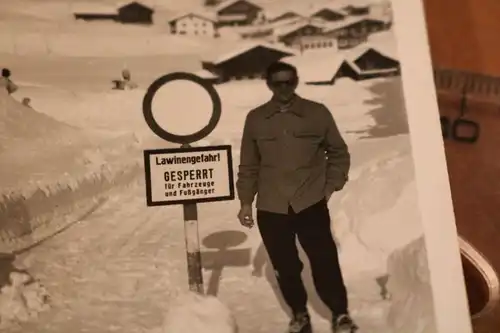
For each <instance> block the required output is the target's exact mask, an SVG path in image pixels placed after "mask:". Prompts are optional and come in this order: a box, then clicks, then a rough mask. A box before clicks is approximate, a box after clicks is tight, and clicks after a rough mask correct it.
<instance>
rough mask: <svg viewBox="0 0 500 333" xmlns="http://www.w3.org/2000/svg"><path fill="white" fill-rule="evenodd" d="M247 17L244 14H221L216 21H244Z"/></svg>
mask: <svg viewBox="0 0 500 333" xmlns="http://www.w3.org/2000/svg"><path fill="white" fill-rule="evenodd" d="M246 19H247V16H246V15H245V14H231V15H221V16H219V17H218V18H217V20H218V21H220V22H224V21H244V20H246Z"/></svg>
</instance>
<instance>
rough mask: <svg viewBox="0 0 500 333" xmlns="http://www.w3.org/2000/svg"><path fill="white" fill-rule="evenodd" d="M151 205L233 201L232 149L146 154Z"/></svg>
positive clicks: (150, 152)
mask: <svg viewBox="0 0 500 333" xmlns="http://www.w3.org/2000/svg"><path fill="white" fill-rule="evenodd" d="M144 165H145V169H146V170H145V171H146V197H147V205H148V206H162V205H174V204H184V203H197V202H211V201H223V200H233V199H234V183H233V167H232V157H231V146H211V147H193V148H176V149H157V150H146V151H144Z"/></svg>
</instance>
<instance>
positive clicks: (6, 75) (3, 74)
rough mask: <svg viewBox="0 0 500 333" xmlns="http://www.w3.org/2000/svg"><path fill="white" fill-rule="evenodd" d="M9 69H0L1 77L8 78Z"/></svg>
mask: <svg viewBox="0 0 500 333" xmlns="http://www.w3.org/2000/svg"><path fill="white" fill-rule="evenodd" d="M10 74H11V73H10V69H8V68H2V77H6V78H8V77H9V76H10Z"/></svg>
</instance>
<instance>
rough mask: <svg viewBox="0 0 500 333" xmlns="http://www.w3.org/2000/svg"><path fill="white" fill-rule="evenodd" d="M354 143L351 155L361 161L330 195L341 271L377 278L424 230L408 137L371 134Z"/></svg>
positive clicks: (347, 273) (384, 272)
mask: <svg viewBox="0 0 500 333" xmlns="http://www.w3.org/2000/svg"><path fill="white" fill-rule="evenodd" d="M358 147H359V148H358V149H355V150H354V152H355V153H353V159H365V161H362V162H361V163H354V164H356V165H360V167H358V168H354V169H353V170H352V172H351V174H350V181H349V183H348V184H347V185H346V187H345V189H344V190H343V191H341V192H339V193H336V194H334V196H333V197H332V200H331V203H330V205H331V212H332V214H333V217H332V219H333V221H334V223H333V226H332V228H333V233H334V235H335V237H336V239H337V241H338V243H339V246H340V259H341V263H342V267H344V271H345V274H346V275H348V276H353V275H357V274H360V273H367V274H373V276H374V277H375V276H380V275H384V274H386V267H387V259H388V256H389V255H390V254H391V253H392V252H393V251H394V250H396V249H398V248H400V247H401V246H405V245H406V244H408V243H410V242H411V241H413V240H414V239H416V238H418V237H420V236H421V235H422V225H421V221H420V218H419V217H420V213H419V210H418V205H417V200H418V198H417V190H416V187H415V181H414V172H413V160H412V156H411V148H410V142H409V140H408V137H407V136H399V137H393V138H391V139H383V140H375V139H374V140H373V141H366V143H359V144H358ZM375 149H376V152H377V153H374V152H373V150H375ZM370 151H371V152H370ZM356 153H357V154H359V155H356ZM356 162H357V161H356ZM395 235H397V236H395Z"/></svg>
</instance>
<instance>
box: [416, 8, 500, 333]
mask: <svg viewBox="0 0 500 333" xmlns="http://www.w3.org/2000/svg"><path fill="white" fill-rule="evenodd" d="M424 6H425V10H426V15H427V25H428V33H429V40H430V44H431V45H430V47H431V55H432V59H433V63H434V66H435V67H441V68H452V69H461V70H467V71H473V72H478V73H482V74H489V75H494V76H500V0H424ZM456 97H457V98H454V99H453V98H452V99H450V98H449V96H448V97H446V98H444V97H443V96H440V98H439V106H440V113H441V114H442V115H447V116H449V117H450V118H451V119H452V120H453V119H455V118H456V117H457V116H458V108H459V102H458V96H456ZM499 101H500V99H499ZM466 116H467V118H468V119H471V120H474V121H476V122H478V123H479V124H480V126H481V130H482V135H481V137H480V139H479V141H478V142H477V143H475V144H466V143H458V142H453V141H450V140H447V141H446V142H445V150H446V158H447V164H448V172H449V176H450V185H451V190H452V197H453V204H454V209H455V215H456V221H457V228H458V232H459V234H460V235H461V236H462V237H463V238H465V239H466V240H467V241H469V242H470V243H471V244H472V245H473V246H475V247H476V248H477V249H478V250H479V251H480V252H482V253H483V254H484V255H485V256H486V257H487V258H488V260H489V261H490V263H491V264H492V265H493V266H494V268H495V269H496V270H497V272H499V271H500V156H498V155H497V154H498V152H499V151H500V103H498V104H496V105H495V104H489V105H485V104H482V105H481V104H474V105H471V109H470V112H468V113H467V115H466ZM473 326H474V332H477V333H495V332H498V331H500V307H498V306H497V307H496V308H495V309H494V311H493V312H491V313H489V314H487V315H485V316H484V317H481V318H478V319H477V320H474V321H473Z"/></svg>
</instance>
